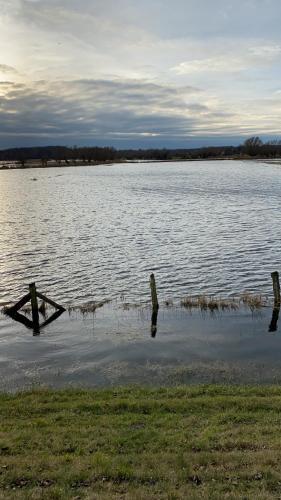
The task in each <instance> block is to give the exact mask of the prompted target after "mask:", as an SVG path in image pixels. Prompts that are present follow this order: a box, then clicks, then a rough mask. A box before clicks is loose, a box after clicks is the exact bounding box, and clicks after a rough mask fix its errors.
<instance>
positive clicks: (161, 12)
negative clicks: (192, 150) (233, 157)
mask: <svg viewBox="0 0 281 500" xmlns="http://www.w3.org/2000/svg"><path fill="white" fill-rule="evenodd" d="M280 25H281V2H280V0H212V1H210V0H173V1H171V0H141V1H140V0H80V1H77V0H0V148H1V149H3V148H8V147H17V146H18V147H21V146H33V145H35V146H36V145H37V146H38V145H69V146H74V145H77V146H83V145H98V146H109V145H110V146H114V147H117V148H139V147H140V148H141V147H144V148H149V147H167V148H173V147H174V148H178V147H186V148H188V147H197V146H208V145H223V144H234V145H235V144H240V143H242V142H243V141H244V140H245V139H246V138H247V137H251V136H252V135H259V136H260V137H262V138H263V139H264V140H268V139H271V138H279V137H280V136H281V29H280Z"/></svg>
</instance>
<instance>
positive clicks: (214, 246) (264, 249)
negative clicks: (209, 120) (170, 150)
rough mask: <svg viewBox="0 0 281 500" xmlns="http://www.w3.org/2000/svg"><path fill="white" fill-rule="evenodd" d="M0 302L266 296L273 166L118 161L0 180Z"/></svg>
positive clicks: (5, 175)
mask: <svg viewBox="0 0 281 500" xmlns="http://www.w3.org/2000/svg"><path fill="white" fill-rule="evenodd" d="M0 189H1V197H0V226H1V232H0V248H1V252H0V301H1V302H3V301H9V300H12V301H13V300H16V299H17V298H18V297H20V296H21V295H22V294H23V293H24V289H25V287H26V285H27V284H28V283H30V282H31V281H36V283H37V285H38V287H39V289H40V290H41V291H43V292H44V293H46V294H50V296H52V297H53V299H54V300H57V301H58V302H61V303H62V304H67V303H73V302H75V303H83V302H86V301H88V300H103V299H105V298H108V299H116V298H119V297H120V295H122V296H124V297H125V300H127V301H129V302H138V301H146V300H147V293H148V287H147V281H148V279H149V274H150V272H152V271H154V272H155V274H156V279H157V285H158V293H159V298H160V300H165V299H167V298H173V299H175V298H179V299H180V298H182V297H184V296H185V295H187V294H188V295H194V294H195V295H198V294H215V295H222V296H229V295H234V294H237V293H242V292H243V291H245V290H246V291H250V292H255V293H263V294H270V293H271V281H270V273H271V271H272V270H273V271H274V270H275V269H276V270H278V269H280V267H281V266H280V264H281V253H280V244H279V240H280V239H279V233H280V224H281V197H280V192H281V176H280V166H279V165H268V164H263V163H261V162H259V163H258V162H253V161H249V162H247V161H243V162H239V161H219V162H210V161H208V162H176V163H169V162H167V163H160V164H159V163H152V164H147V163H146V164H118V165H112V166H96V167H92V166H90V167H79V168H78V167H73V168H72V167H69V168H64V167H61V168H50V169H45V170H44V169H32V171H31V170H13V171H2V172H0Z"/></svg>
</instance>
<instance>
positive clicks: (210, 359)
mask: <svg viewBox="0 0 281 500" xmlns="http://www.w3.org/2000/svg"><path fill="white" fill-rule="evenodd" d="M275 319H276V316H275ZM270 320H271V310H270V308H262V309H261V310H260V311H256V312H251V311H249V309H243V308H242V309H240V310H239V311H238V310H236V311H227V312H226V311H224V312H221V311H216V312H213V313H210V312H207V311H205V312H201V311H198V310H193V311H187V310H185V309H181V308H176V307H167V308H162V309H160V310H159V312H158V318H157V335H156V336H155V335H154V338H152V336H151V309H150V307H140V308H136V307H133V308H132V309H130V308H129V309H126V310H124V309H123V308H121V307H119V306H118V304H115V305H109V304H106V305H105V306H104V307H103V308H99V309H97V310H96V312H95V313H94V314H86V315H84V316H83V315H81V314H80V313H79V312H77V311H74V312H71V313H69V315H68V314H64V315H63V316H61V317H60V318H59V319H57V321H55V322H53V323H52V324H50V325H48V327H47V328H46V329H44V330H43V331H42V334H41V335H40V336H36V337H33V336H32V335H31V334H30V332H29V331H28V330H26V328H25V327H24V326H23V325H20V324H18V323H17V324H16V323H15V322H13V321H11V320H10V319H9V318H6V317H5V316H0V328H1V336H0V347H1V349H0V352H1V354H0V390H1V389H16V388H17V389H19V388H23V387H27V386H29V385H30V384H49V385H54V386H64V385H68V384H71V385H73V384H74V385H78V386H79V385H83V386H107V385H111V384H121V385H122V384H126V383H130V384H131V383H141V384H149V383H151V384H157V385H162V384H179V383H195V382H206V383H210V382H218V383H224V382H232V383H233V382H237V383H273V382H278V383H279V382H281V358H280V350H281V336H280V335H278V334H277V335H268V333H267V332H268V325H269V323H270ZM153 323H155V321H153ZM15 325H16V328H15ZM155 333H156V332H155Z"/></svg>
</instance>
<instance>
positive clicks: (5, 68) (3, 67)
mask: <svg viewBox="0 0 281 500" xmlns="http://www.w3.org/2000/svg"><path fill="white" fill-rule="evenodd" d="M0 73H12V74H17V70H16V69H15V68H13V66H9V65H8V64H0Z"/></svg>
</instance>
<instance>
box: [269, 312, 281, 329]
mask: <svg viewBox="0 0 281 500" xmlns="http://www.w3.org/2000/svg"><path fill="white" fill-rule="evenodd" d="M279 312H280V306H279V307H274V308H273V310H272V318H271V322H270V325H269V327H268V331H269V332H276V331H277V328H278V318H279Z"/></svg>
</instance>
